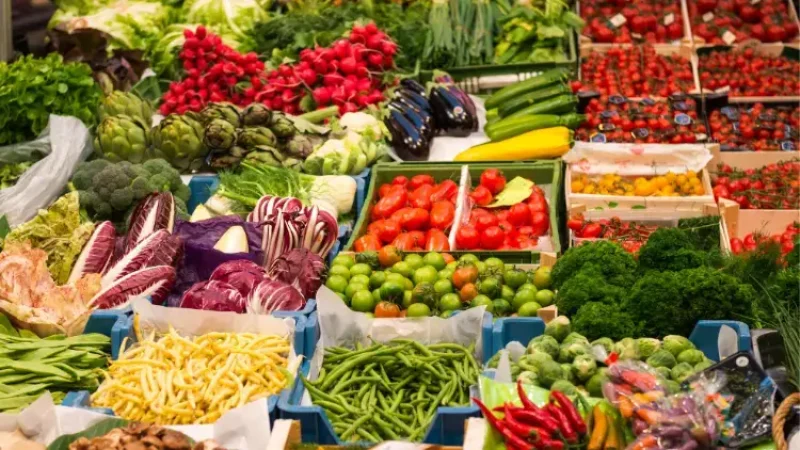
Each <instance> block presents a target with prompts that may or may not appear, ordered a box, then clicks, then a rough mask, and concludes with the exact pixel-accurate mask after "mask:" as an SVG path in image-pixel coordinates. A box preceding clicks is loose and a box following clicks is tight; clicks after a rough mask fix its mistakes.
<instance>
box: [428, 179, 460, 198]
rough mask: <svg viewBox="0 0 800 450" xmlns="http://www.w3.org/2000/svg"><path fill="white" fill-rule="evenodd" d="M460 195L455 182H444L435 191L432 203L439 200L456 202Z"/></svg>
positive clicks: (432, 195)
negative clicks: (457, 196)
mask: <svg viewBox="0 0 800 450" xmlns="http://www.w3.org/2000/svg"><path fill="white" fill-rule="evenodd" d="M456 195H458V185H457V184H456V182H455V181H453V180H444V181H442V182H441V183H439V185H438V186H436V187H435V188H434V189H433V193H432V194H431V201H432V202H438V201H439V200H450V201H451V202H452V201H455V198H456Z"/></svg>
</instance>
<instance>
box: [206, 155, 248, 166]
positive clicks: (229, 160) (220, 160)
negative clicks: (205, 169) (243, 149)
mask: <svg viewBox="0 0 800 450" xmlns="http://www.w3.org/2000/svg"><path fill="white" fill-rule="evenodd" d="M240 162H242V158H241V157H237V156H233V155H230V154H227V153H218V154H214V155H211V157H210V158H209V160H208V165H209V166H210V167H211V168H212V169H235V168H236V167H238V166H239V163H240Z"/></svg>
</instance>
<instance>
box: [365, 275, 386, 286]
mask: <svg viewBox="0 0 800 450" xmlns="http://www.w3.org/2000/svg"><path fill="white" fill-rule="evenodd" d="M385 282H386V272H384V271H382V270H378V271H375V272H372V275H370V276H369V287H371V288H372V289H377V288H379V287H381V285H382V284H383V283H385Z"/></svg>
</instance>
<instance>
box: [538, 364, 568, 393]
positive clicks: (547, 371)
mask: <svg viewBox="0 0 800 450" xmlns="http://www.w3.org/2000/svg"><path fill="white" fill-rule="evenodd" d="M563 379H564V370H563V369H561V365H559V364H558V363H557V362H555V361H545V362H544V363H542V366H541V369H540V370H539V382H540V384H541V385H542V386H544V387H546V388H549V387H550V386H551V385H552V384H553V383H555V382H556V381H558V380H563Z"/></svg>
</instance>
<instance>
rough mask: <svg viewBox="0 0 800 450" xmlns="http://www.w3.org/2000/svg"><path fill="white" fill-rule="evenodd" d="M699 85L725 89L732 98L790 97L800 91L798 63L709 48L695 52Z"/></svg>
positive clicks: (746, 51) (744, 51)
mask: <svg viewBox="0 0 800 450" xmlns="http://www.w3.org/2000/svg"><path fill="white" fill-rule="evenodd" d="M699 57H700V61H699V63H698V69H699V73H700V87H701V88H702V89H704V90H705V91H722V92H728V93H729V95H730V96H732V97H755V96H766V97H774V96H792V95H797V92H798V91H800V80H798V79H797V77H795V76H793V75H792V74H795V73H797V72H798V71H800V62H798V61H797V60H794V59H791V58H787V57H785V56H770V55H766V54H760V53H757V52H756V51H755V50H753V48H752V47H746V48H744V49H742V50H740V51H711V52H709V53H704V54H701V55H699Z"/></svg>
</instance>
